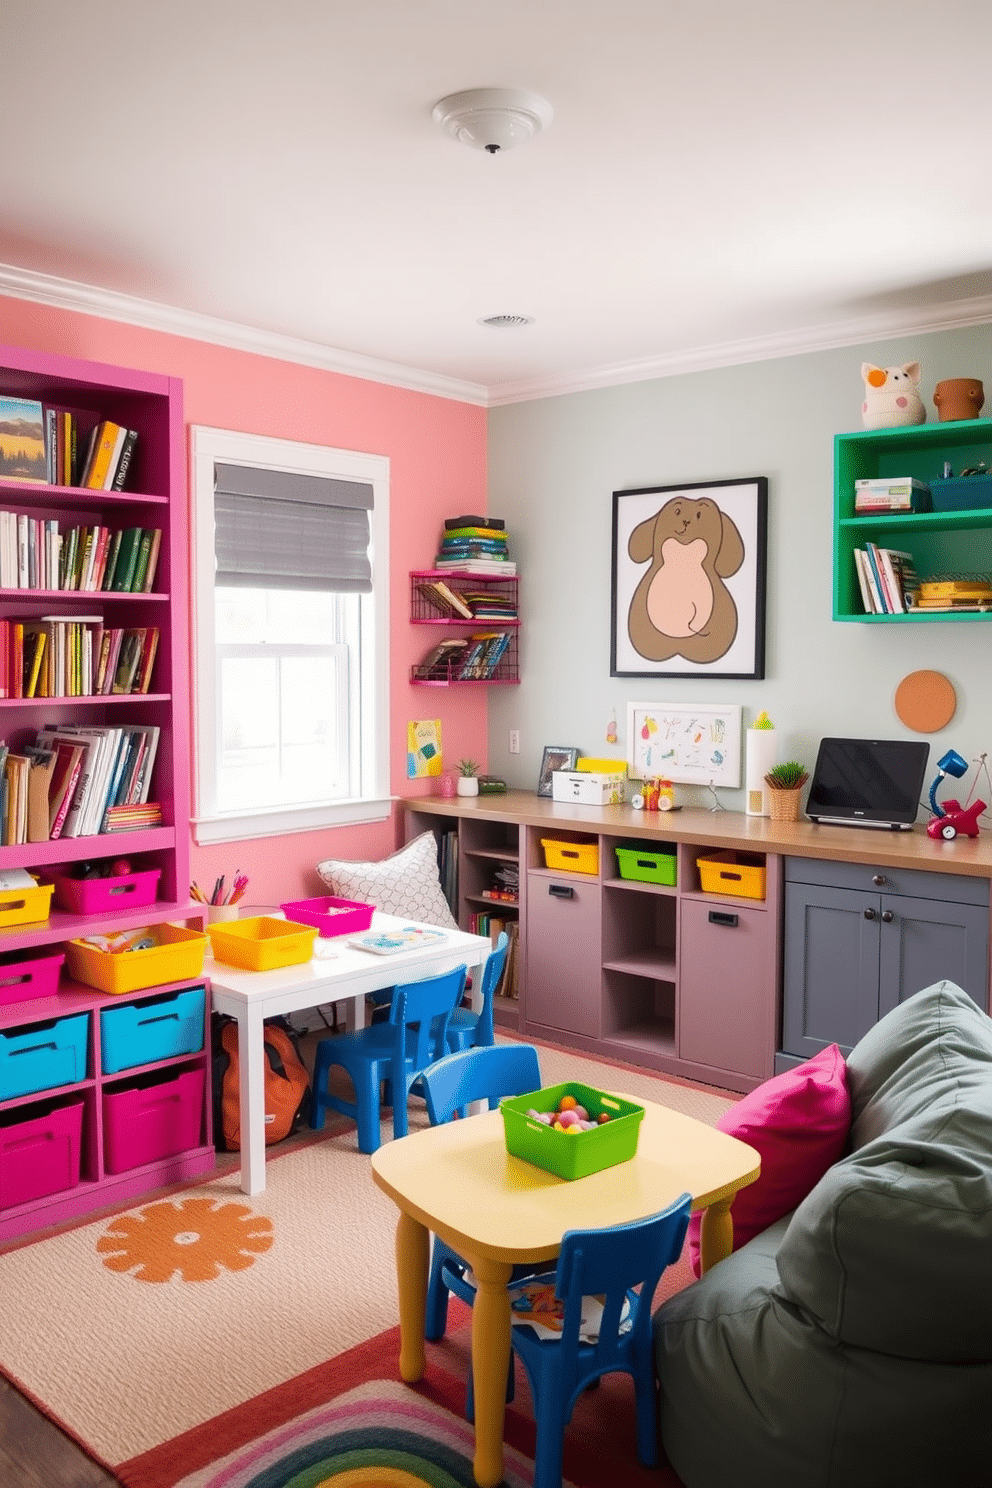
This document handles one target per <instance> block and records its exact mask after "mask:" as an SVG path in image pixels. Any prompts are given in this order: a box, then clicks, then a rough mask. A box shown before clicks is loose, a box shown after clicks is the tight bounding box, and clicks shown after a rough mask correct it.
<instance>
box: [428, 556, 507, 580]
mask: <svg viewBox="0 0 992 1488" xmlns="http://www.w3.org/2000/svg"><path fill="white" fill-rule="evenodd" d="M434 566H435V568H441V569H444V571H445V572H446V573H452V574H459V573H464V574H490V575H492V576H493V577H495V576H496V575H500V576H504V577H506V578H511V577H513V576H514V575H515V574H516V572H517V565H516V563H515V562H514V561H513V560H512V559H511V558H491V559H490V558H436V559H435V560H434Z"/></svg>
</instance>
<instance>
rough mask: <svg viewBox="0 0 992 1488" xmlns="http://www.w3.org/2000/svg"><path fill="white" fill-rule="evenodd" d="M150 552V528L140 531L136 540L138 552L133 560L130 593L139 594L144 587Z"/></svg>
mask: <svg viewBox="0 0 992 1488" xmlns="http://www.w3.org/2000/svg"><path fill="white" fill-rule="evenodd" d="M151 551H152V533H151V528H150V527H146V528H144V529H143V530H142V532H141V536H140V538H139V539H138V552H137V555H136V557H135V560H134V573H133V574H132V576H131V585H130V592H131V593H132V594H141V593H142V591H143V590H144V587H145V575H146V573H147V572H148V559H149V558H150V556H151Z"/></svg>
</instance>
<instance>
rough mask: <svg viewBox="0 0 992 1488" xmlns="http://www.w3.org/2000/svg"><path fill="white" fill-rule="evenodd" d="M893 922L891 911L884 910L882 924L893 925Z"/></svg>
mask: <svg viewBox="0 0 992 1488" xmlns="http://www.w3.org/2000/svg"><path fill="white" fill-rule="evenodd" d="M892 920H893V914H892V911H891V909H883V910H882V922H883V924H885V925H891V924H892Z"/></svg>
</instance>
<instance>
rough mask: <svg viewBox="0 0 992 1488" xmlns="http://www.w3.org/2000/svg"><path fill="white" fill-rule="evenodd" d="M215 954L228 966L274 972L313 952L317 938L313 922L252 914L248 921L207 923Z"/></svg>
mask: <svg viewBox="0 0 992 1488" xmlns="http://www.w3.org/2000/svg"><path fill="white" fill-rule="evenodd" d="M207 934H208V935H209V936H210V942H211V945H212V946H213V953H214V956H215V957H216V959H217V960H218V961H223V962H224V963H225V964H226V965H227V966H240V967H242V969H243V970H245V971H274V970H275V969H276V967H277V966H299V965H300V964H301V963H302V962H304V961H309V960H310V958H311V956H312V955H313V943H314V941H315V940H316V939H317V928H316V926H314V925H298V924H297V923H296V921H295V920H279V919H276V918H275V917H273V916H269V915H255V916H254V917H253V918H251V919H248V920H230V921H227V922H224V923H221V924H219V925H208V926H207Z"/></svg>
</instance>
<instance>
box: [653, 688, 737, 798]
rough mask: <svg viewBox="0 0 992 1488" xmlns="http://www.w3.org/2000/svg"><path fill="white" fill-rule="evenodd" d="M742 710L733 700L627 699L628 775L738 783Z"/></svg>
mask: <svg viewBox="0 0 992 1488" xmlns="http://www.w3.org/2000/svg"><path fill="white" fill-rule="evenodd" d="M741 712H742V710H741V708H740V707H739V706H738V705H737V704H735V703H731V704H723V703H702V704H701V705H699V706H698V707H697V706H695V705H693V704H689V703H628V704H627V763H628V765H629V767H630V773H631V775H632V776H634V777H636V779H638V780H649V779H651V778H652V776H655V775H661V776H663V777H664V778H665V779H667V780H678V781H684V782H687V783H690V784H693V785H714V786H716V785H722V786H726V787H728V788H730V789H734V788H736V787H737V786H739V785H740V783H741Z"/></svg>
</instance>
